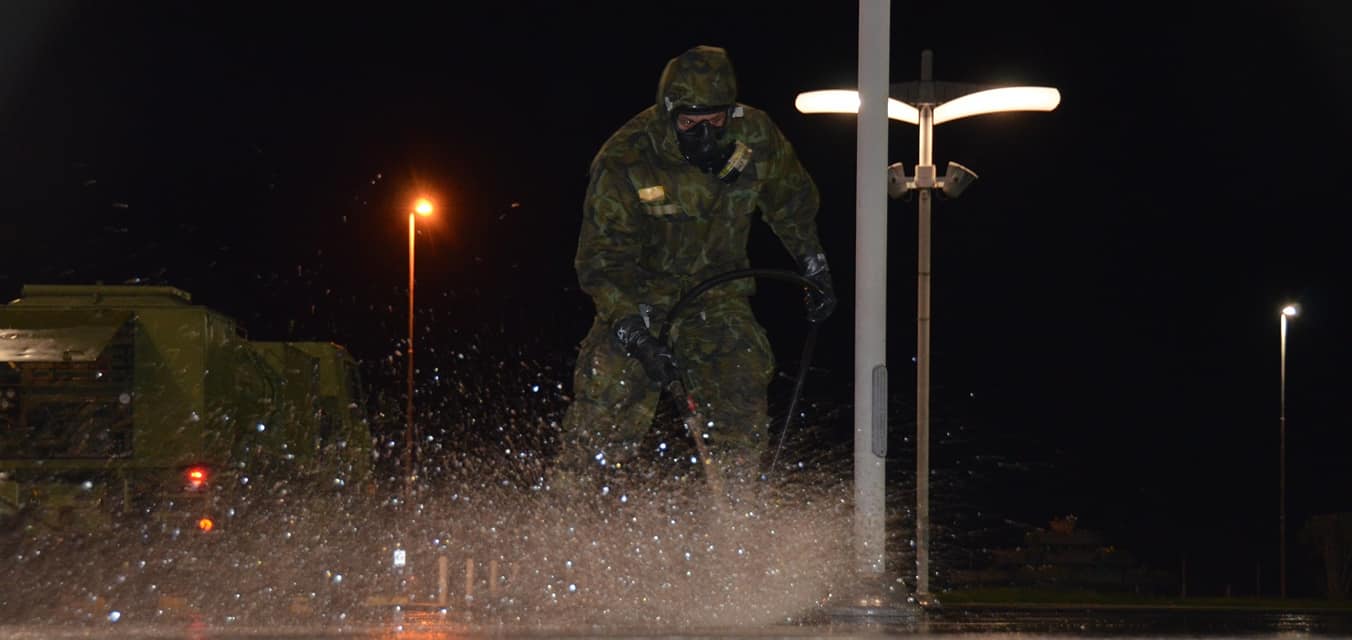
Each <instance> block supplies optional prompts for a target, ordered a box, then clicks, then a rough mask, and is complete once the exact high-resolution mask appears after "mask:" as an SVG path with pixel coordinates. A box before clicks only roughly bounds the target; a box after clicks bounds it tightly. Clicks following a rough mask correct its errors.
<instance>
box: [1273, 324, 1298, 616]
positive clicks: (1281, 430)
mask: <svg viewBox="0 0 1352 640" xmlns="http://www.w3.org/2000/svg"><path fill="white" fill-rule="evenodd" d="M1298 315H1300V307H1299V306H1298V305H1294V304H1288V305H1286V306H1285V307H1282V313H1281V324H1282V332H1281V333H1282V349H1281V353H1282V375H1281V380H1282V386H1281V396H1282V402H1281V414H1280V417H1279V418H1278V423H1279V426H1278V434H1279V436H1278V437H1279V439H1280V445H1279V446H1278V451H1279V453H1278V455H1279V456H1280V458H1281V459H1280V461H1279V462H1278V466H1279V467H1280V469H1281V472H1280V478H1281V479H1280V480H1279V481H1278V486H1279V487H1280V488H1279V491H1278V493H1279V494H1280V496H1279V497H1278V501H1279V505H1278V512H1277V514H1278V515H1277V522H1278V525H1279V526H1280V527H1281V541H1280V542H1279V543H1278V544H1280V546H1281V549H1280V553H1279V555H1278V558H1279V562H1280V564H1279V566H1280V570H1279V575H1280V578H1279V580H1280V582H1281V592H1282V598H1285V597H1286V319H1287V318H1294V317H1296V316H1298Z"/></svg>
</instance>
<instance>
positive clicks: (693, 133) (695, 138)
mask: <svg viewBox="0 0 1352 640" xmlns="http://www.w3.org/2000/svg"><path fill="white" fill-rule="evenodd" d="M706 113H707V112H706ZM724 122H725V124H724V126H721V127H716V126H714V125H713V123H711V122H709V121H708V120H704V121H701V122H699V123H698V124H696V125H695V126H693V127H690V128H689V129H686V130H685V131H681V130H680V128H679V127H675V125H674V124H673V125H672V126H673V127H674V128H676V140H677V142H678V143H679V145H680V148H681V155H682V156H683V157H684V158H685V159H686V161H687V162H689V163H690V164H692V165H694V166H696V167H698V168H699V170H700V171H703V172H705V173H711V174H714V175H716V176H717V177H718V179H719V180H722V181H723V182H727V183H731V182H733V181H735V180H737V176H739V175H741V173H742V169H743V168H745V167H746V163H747V161H748V160H749V159H750V155H751V149H750V148H749V147H747V146H746V145H744V144H742V143H741V142H733V143H730V144H729V143H725V142H723V138H724V137H725V136H726V134H727V125H726V122H727V121H726V120H724Z"/></svg>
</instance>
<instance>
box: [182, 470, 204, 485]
mask: <svg viewBox="0 0 1352 640" xmlns="http://www.w3.org/2000/svg"><path fill="white" fill-rule="evenodd" d="M186 475H187V477H188V488H189V489H201V488H202V487H204V486H206V484H207V470H206V469H203V468H202V467H193V468H191V469H188V471H187V473H186Z"/></svg>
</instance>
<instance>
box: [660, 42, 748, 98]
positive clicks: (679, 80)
mask: <svg viewBox="0 0 1352 640" xmlns="http://www.w3.org/2000/svg"><path fill="white" fill-rule="evenodd" d="M735 102H737V76H736V75H735V74H733V72H732V61H730V60H728V54H727V52H726V51H724V50H723V49H720V48H719V47H710V46H705V45H700V46H698V47H694V48H693V49H690V50H688V51H686V52H685V53H682V54H681V55H679V56H677V57H675V58H672V59H671V61H669V62H667V67H666V69H664V70H663V71H662V79H661V80H659V81H658V83H657V112H658V113H661V114H664V115H671V113H672V111H673V110H675V109H678V108H680V107H720V106H728V105H732V104H733V103H735Z"/></svg>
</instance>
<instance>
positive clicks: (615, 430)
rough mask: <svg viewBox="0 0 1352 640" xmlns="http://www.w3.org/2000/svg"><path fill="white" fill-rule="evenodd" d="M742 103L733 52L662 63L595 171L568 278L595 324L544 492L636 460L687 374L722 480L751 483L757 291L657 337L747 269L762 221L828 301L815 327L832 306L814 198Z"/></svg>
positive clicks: (756, 425) (761, 387)
mask: <svg viewBox="0 0 1352 640" xmlns="http://www.w3.org/2000/svg"><path fill="white" fill-rule="evenodd" d="M736 97H737V84H736V78H735V76H734V75H733V70H732V65H731V63H730V62H729V60H728V57H727V55H726V53H725V52H724V51H723V50H722V49H720V48H716V47H708V46H699V47H695V48H692V49H690V50H688V51H686V52H685V53H683V54H681V55H680V56H679V57H677V58H674V59H672V60H671V61H670V62H668V63H667V66H666V69H665V70H664V71H663V73H662V76H661V80H660V82H659V83H658V93H657V104H656V105H654V106H653V107H649V108H648V109H645V110H644V111H642V112H640V113H639V114H638V115H636V116H634V117H633V118H631V119H630V120H629V122H628V123H626V124H625V125H624V126H623V127H621V128H620V129H619V130H618V131H617V132H616V133H615V134H614V135H612V136H611V137H610V139H609V140H607V141H606V143H605V144H604V146H602V148H601V150H600V152H599V153H598V154H597V155H596V157H595V159H594V160H593V161H592V166H591V181H590V184H589V185H588V187H587V194H586V201H585V203H584V207H583V219H582V230H581V234H580V237H579V239H578V247H577V257H576V261H575V267H576V269H577V273H578V280H579V283H580V284H581V287H582V289H583V291H585V292H586V293H587V294H589V295H590V296H591V297H592V300H593V301H594V303H595V306H596V317H595V321H594V322H593V324H592V327H591V330H590V332H589V333H588V334H587V336H586V338H584V339H583V341H582V343H581V345H580V347H579V353H578V361H577V368H576V370H575V371H574V374H573V393H574V400H573V403H572V405H571V406H570V407H569V410H568V413H567V415H566V416H565V418H564V422H563V439H564V442H563V448H562V451H561V453H560V457H559V460H558V467H559V472H560V473H559V475H556V476H555V482H553V484H565V485H566V484H572V483H575V482H576V480H577V479H578V478H579V477H580V476H583V475H586V476H590V477H596V472H597V471H601V470H602V469H609V470H612V471H613V470H615V469H617V468H619V467H623V466H626V465H628V464H629V463H630V462H631V461H633V460H634V459H635V458H636V457H637V453H638V452H637V451H636V448H637V447H638V445H639V444H640V442H641V441H642V440H643V437H644V435H645V433H646V432H647V430H648V428H649V426H650V425H651V423H652V420H653V416H654V411H655V409H656V403H657V401H658V397H659V394H660V390H661V388H662V387H663V386H665V385H666V383H668V382H670V381H671V380H673V379H676V378H677V377H678V376H679V370H680V369H683V370H684V371H685V373H686V376H687V378H686V380H687V382H688V384H689V385H690V388H689V391H690V393H691V395H692V396H693V397H694V398H695V399H696V401H697V402H698V403H699V405H700V413H701V414H702V415H703V416H704V417H705V418H706V419H708V421H709V427H708V429H707V430H708V438H709V440H708V442H709V445H710V450H711V453H712V456H713V458H714V460H715V461H716V462H717V463H718V464H719V465H720V467H722V468H723V469H724V470H725V472H732V473H740V474H741V475H742V476H754V474H756V473H757V472H758V468H757V467H758V462H759V453H760V452H761V451H762V450H763V448H764V444H765V440H766V429H767V422H768V418H767V415H766V391H767V387H768V385H769V382H770V377H771V374H772V372H773V370H774V356H773V353H772V351H771V349H770V345H769V343H768V341H767V340H766V335H765V331H764V330H763V329H762V328H761V326H760V324H759V323H758V322H757V321H756V319H755V317H754V316H753V315H752V311H751V306H750V303H749V300H748V298H749V296H750V295H751V294H752V293H753V292H754V282H753V281H752V280H750V279H741V280H734V281H732V282H728V283H726V284H722V285H719V286H717V287H715V288H713V289H711V290H709V291H707V292H705V293H704V294H703V295H701V296H700V297H699V298H697V299H696V300H695V301H694V302H693V303H692V304H691V305H689V306H688V307H686V308H685V309H683V311H682V314H681V316H680V317H678V318H674V319H673V322H672V327H671V329H670V341H671V345H670V349H668V346H667V345H663V344H660V343H659V342H658V340H656V339H655V338H654V337H653V336H656V335H660V332H661V324H662V323H663V322H665V320H666V318H667V313H668V311H669V310H670V309H671V307H672V306H673V305H674V304H675V302H676V301H677V300H678V299H680V297H681V295H682V294H684V293H685V292H687V291H689V290H690V289H691V288H693V287H694V286H696V285H697V284H699V283H700V282H702V281H704V280H706V279H708V278H710V277H711V276H715V275H718V274H721V273H724V272H727V271H731V270H734V269H744V268H747V267H748V266H749V261H748V259H747V252H746V248H747V238H748V234H749V231H750V228H751V221H752V216H753V215H754V214H755V212H756V210H757V209H759V210H760V212H761V215H762V217H763V219H764V220H765V221H766V222H767V223H768V224H769V226H770V227H771V229H773V231H774V233H775V234H776V235H777V236H778V237H779V239H780V240H781V242H782V243H783V245H784V247H785V248H786V249H787V250H788V251H789V253H790V254H791V255H793V256H794V257H795V259H796V260H797V262H798V265H799V267H800V269H801V271H802V273H803V274H804V275H806V276H808V277H809V278H811V279H813V281H814V282H816V283H817V284H818V285H819V286H820V287H821V288H822V289H823V290H824V291H825V293H824V294H819V293H817V292H815V291H812V292H810V293H809V294H808V296H807V305H808V310H809V312H808V315H809V319H810V320H811V321H813V322H819V321H821V320H823V319H825V318H826V316H828V315H830V313H831V310H832V309H833V308H834V306H835V298H834V295H833V293H832V289H831V278H830V272H829V271H828V270H827V264H826V258H825V256H824V255H823V253H822V247H821V243H820V241H819V240H818V237H817V225H816V220H815V218H816V214H817V202H818V198H817V188H816V186H815V185H814V184H813V182H812V179H811V177H809V176H808V174H807V172H806V171H805V170H804V169H803V166H802V165H801V164H800V163H799V162H798V158H797V156H795V155H794V152H793V148H792V147H791V146H790V145H789V142H788V140H786V139H785V138H784V135H783V134H782V133H781V132H780V131H779V129H778V127H776V126H775V124H774V123H773V122H772V121H771V120H770V118H769V116H768V115H766V113H765V112H764V111H761V110H759V109H756V108H753V107H749V106H746V105H742V104H738V103H737V102H736ZM678 367H679V369H678Z"/></svg>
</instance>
